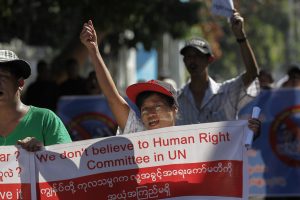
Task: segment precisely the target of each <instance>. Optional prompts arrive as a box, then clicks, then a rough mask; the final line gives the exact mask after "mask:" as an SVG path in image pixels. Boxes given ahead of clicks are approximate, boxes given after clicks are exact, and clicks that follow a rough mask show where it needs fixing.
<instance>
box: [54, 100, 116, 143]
mask: <svg viewBox="0 0 300 200" xmlns="http://www.w3.org/2000/svg"><path fill="white" fill-rule="evenodd" d="M57 114H58V116H59V117H60V118H61V119H62V121H63V122H64V124H65V125H66V127H67V128H68V131H69V133H70V135H71V137H72V140H73V141H77V140H83V139H91V138H98V137H107V136H113V135H115V132H116V129H117V124H116V122H115V120H114V117H113V115H112V113H111V111H110V109H109V106H108V103H107V101H106V99H105V97H104V96H103V95H89V96H64V97H62V98H60V99H59V102H58V105H57Z"/></svg>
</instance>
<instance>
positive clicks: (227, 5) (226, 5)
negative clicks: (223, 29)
mask: <svg viewBox="0 0 300 200" xmlns="http://www.w3.org/2000/svg"><path fill="white" fill-rule="evenodd" d="M233 9H234V6H233V2H232V0H213V1H212V7H211V12H212V13H213V14H215V15H220V16H224V17H231V16H232V14H233Z"/></svg>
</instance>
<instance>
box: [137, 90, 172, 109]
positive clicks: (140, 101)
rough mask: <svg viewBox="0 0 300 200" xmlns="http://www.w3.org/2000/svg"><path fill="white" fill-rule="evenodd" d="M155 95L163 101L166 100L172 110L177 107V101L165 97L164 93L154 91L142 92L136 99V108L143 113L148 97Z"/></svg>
mask: <svg viewBox="0 0 300 200" xmlns="http://www.w3.org/2000/svg"><path fill="white" fill-rule="evenodd" d="M153 94H157V95H158V96H160V97H161V98H162V99H164V100H165V101H166V102H167V104H168V106H169V107H170V108H171V107H172V106H174V105H176V104H175V100H174V99H173V98H172V97H169V96H167V95H164V94H162V93H159V92H153V91H145V92H141V93H140V94H139V95H138V96H137V97H136V106H137V107H138V108H139V110H140V111H141V107H142V105H143V103H144V101H145V99H147V98H148V97H150V96H151V95H153Z"/></svg>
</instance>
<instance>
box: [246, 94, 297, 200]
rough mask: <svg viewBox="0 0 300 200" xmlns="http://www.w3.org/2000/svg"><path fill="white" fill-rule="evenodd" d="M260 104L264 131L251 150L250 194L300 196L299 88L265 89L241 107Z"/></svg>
mask: <svg viewBox="0 0 300 200" xmlns="http://www.w3.org/2000/svg"><path fill="white" fill-rule="evenodd" d="M253 106H258V107H260V108H261V109H262V110H261V114H260V117H259V118H260V119H261V120H262V130H261V135H260V137H259V138H258V139H257V140H256V141H254V143H253V146H252V147H253V150H250V151H249V174H250V180H249V181H250V182H249V186H250V195H251V196H255V195H259V196H285V197H287V196H300V90H297V89H278V90H265V91H262V92H261V94H260V95H259V96H258V97H257V98H256V99H255V100H254V101H253V102H251V103H250V104H249V105H247V106H246V107H245V108H244V109H242V111H241V113H240V118H247V117H248V116H247V115H248V114H249V113H251V110H252V108H253Z"/></svg>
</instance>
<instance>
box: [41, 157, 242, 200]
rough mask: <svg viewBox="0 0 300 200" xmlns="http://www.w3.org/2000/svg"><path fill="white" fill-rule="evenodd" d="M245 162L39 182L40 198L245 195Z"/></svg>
mask: <svg viewBox="0 0 300 200" xmlns="http://www.w3.org/2000/svg"><path fill="white" fill-rule="evenodd" d="M242 166H243V163H242V161H228V160H226V161H213V162H201V163H192V164H175V165H166V166H159V167H149V168H142V169H133V170H123V171H116V172H108V173H102V174H94V175H90V176H85V177H80V178H76V179H72V180H62V181H55V182H47V183H40V184H38V190H37V191H40V192H39V194H38V197H39V198H40V199H67V198H70V199H71V198H72V199H122V198H123V199H161V198H170V197H181V196H223V197H225V196H226V197H238V198H241V197H242V193H243V173H242V172H243V167H242Z"/></svg>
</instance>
